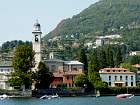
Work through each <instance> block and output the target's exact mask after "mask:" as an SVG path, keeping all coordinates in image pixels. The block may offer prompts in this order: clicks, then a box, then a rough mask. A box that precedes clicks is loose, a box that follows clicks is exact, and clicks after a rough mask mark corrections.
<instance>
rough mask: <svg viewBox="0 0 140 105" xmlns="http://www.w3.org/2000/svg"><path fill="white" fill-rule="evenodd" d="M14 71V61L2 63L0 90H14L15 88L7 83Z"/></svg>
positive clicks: (0, 65)
mask: <svg viewBox="0 0 140 105" xmlns="http://www.w3.org/2000/svg"><path fill="white" fill-rule="evenodd" d="M13 71H14V68H13V67H12V61H5V60H1V61H0V89H6V90H12V89H13V87H11V86H10V84H9V83H7V81H8V80H9V78H10V73H11V72H13Z"/></svg>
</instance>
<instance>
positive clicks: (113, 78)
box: [99, 68, 136, 87]
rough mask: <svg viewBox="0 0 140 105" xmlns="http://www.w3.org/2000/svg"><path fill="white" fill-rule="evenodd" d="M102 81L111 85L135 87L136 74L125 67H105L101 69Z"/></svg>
mask: <svg viewBox="0 0 140 105" xmlns="http://www.w3.org/2000/svg"><path fill="white" fill-rule="evenodd" d="M99 74H100V77H101V79H102V81H105V82H107V83H108V86H110V87H135V86H136V75H135V73H134V72H130V71H128V69H125V68H103V69H100V70H99Z"/></svg>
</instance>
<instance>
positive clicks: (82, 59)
mask: <svg viewBox="0 0 140 105" xmlns="http://www.w3.org/2000/svg"><path fill="white" fill-rule="evenodd" d="M79 61H80V62H82V63H83V64H84V71H85V73H86V74H87V71H88V62H87V55H86V53H85V49H83V48H82V49H81V51H80V59H79Z"/></svg>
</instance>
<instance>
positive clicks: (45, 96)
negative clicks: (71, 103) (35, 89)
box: [40, 94, 59, 99]
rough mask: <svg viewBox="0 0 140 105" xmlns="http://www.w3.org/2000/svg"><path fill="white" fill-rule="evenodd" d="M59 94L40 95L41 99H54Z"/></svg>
mask: <svg viewBox="0 0 140 105" xmlns="http://www.w3.org/2000/svg"><path fill="white" fill-rule="evenodd" d="M58 97H59V96H58V94H56V95H44V96H42V97H40V99H53V98H58Z"/></svg>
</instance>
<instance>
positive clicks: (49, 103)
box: [0, 96, 140, 105]
mask: <svg viewBox="0 0 140 105" xmlns="http://www.w3.org/2000/svg"><path fill="white" fill-rule="evenodd" d="M0 105H140V96H135V97H133V98H130V99H116V98H115V97H114V96H107V97H98V98H95V97H64V98H56V99H51V100H48V99H35V98H34V99H33V98H31V99H5V100H0Z"/></svg>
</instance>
